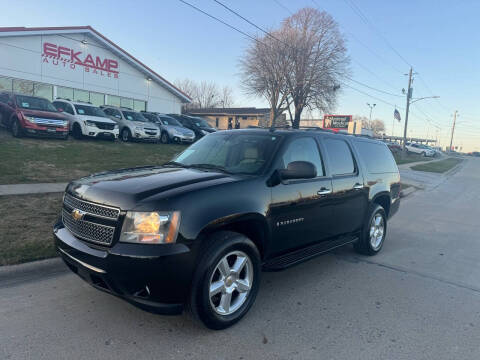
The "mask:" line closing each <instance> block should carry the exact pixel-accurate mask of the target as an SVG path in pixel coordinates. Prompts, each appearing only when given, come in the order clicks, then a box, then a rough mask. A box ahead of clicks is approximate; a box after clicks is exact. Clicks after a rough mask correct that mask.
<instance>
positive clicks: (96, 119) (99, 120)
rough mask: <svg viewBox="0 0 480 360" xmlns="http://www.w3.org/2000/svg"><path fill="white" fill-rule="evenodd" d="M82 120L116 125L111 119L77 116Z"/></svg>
mask: <svg viewBox="0 0 480 360" xmlns="http://www.w3.org/2000/svg"><path fill="white" fill-rule="evenodd" d="M75 116H76V117H77V118H78V119H80V120H90V121H96V122H103V123H106V124H116V123H117V122H116V121H113V120H111V119H110V118H106V117H103V116H92V115H75Z"/></svg>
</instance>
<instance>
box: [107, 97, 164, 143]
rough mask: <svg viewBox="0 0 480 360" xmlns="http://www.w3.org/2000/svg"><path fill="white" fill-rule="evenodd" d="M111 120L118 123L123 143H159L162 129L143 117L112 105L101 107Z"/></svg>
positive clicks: (128, 109) (135, 112)
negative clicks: (135, 141)
mask: <svg viewBox="0 0 480 360" xmlns="http://www.w3.org/2000/svg"><path fill="white" fill-rule="evenodd" d="M100 108H101V109H102V110H103V112H104V113H105V114H107V115H108V116H109V117H110V119H112V120H114V121H116V122H117V124H118V126H119V128H120V138H121V139H122V140H123V141H132V140H144V141H154V142H157V141H158V140H159V139H160V129H159V128H158V126H155V125H152V123H150V122H149V121H148V120H147V119H145V117H143V115H142V114H141V113H139V112H137V111H134V110H132V109H130V108H126V107H116V106H110V105H103V106H100Z"/></svg>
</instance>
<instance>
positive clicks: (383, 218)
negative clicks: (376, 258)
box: [354, 204, 387, 256]
mask: <svg viewBox="0 0 480 360" xmlns="http://www.w3.org/2000/svg"><path fill="white" fill-rule="evenodd" d="M386 235H387V215H386V213H385V210H384V209H383V207H382V206H380V205H378V204H372V206H371V207H370V211H369V216H368V217H367V221H366V222H365V224H364V226H363V230H362V234H361V235H360V239H359V240H358V241H357V242H356V243H355V244H354V248H355V250H356V251H357V252H358V253H360V254H363V255H369V256H372V255H376V254H378V253H379V252H380V250H381V249H382V247H383V243H384V242H385V237H386Z"/></svg>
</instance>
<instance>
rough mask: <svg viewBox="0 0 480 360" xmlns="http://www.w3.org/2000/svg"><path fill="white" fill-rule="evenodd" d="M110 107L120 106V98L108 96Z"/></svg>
mask: <svg viewBox="0 0 480 360" xmlns="http://www.w3.org/2000/svg"><path fill="white" fill-rule="evenodd" d="M107 101H108V105H113V106H120V96H115V95H108V100H107Z"/></svg>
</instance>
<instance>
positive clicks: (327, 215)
mask: <svg viewBox="0 0 480 360" xmlns="http://www.w3.org/2000/svg"><path fill="white" fill-rule="evenodd" d="M292 161H308V162H310V163H312V164H314V165H315V167H316V169H317V177H316V178H313V179H296V180H286V181H282V182H281V183H280V184H278V185H276V186H274V187H273V188H272V204H271V207H270V219H271V229H272V235H273V236H272V239H273V240H272V244H270V250H271V251H270V253H271V255H276V254H280V253H282V252H286V251H289V250H293V249H295V248H300V247H303V246H305V245H308V244H311V243H314V242H318V241H322V240H325V239H327V238H329V237H331V231H330V224H331V221H332V202H331V192H332V182H331V179H330V178H327V177H326V176H325V168H324V165H323V162H322V158H321V157H320V153H319V148H318V144H317V142H316V141H315V139H314V138H313V137H309V136H305V137H299V138H294V139H292V140H291V142H290V143H289V144H286V146H285V147H284V151H283V154H282V155H280V158H279V161H278V163H277V168H279V169H282V168H283V169H284V168H286V167H287V165H288V164H289V163H290V162H292Z"/></svg>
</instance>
